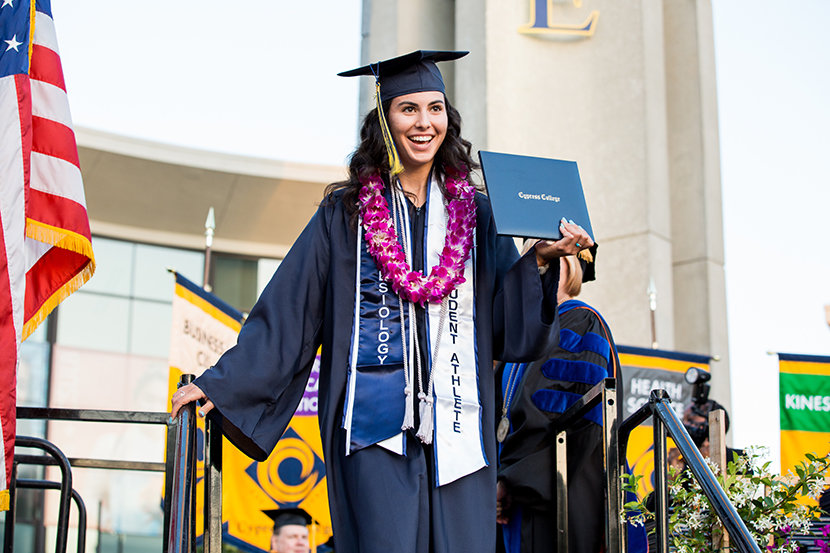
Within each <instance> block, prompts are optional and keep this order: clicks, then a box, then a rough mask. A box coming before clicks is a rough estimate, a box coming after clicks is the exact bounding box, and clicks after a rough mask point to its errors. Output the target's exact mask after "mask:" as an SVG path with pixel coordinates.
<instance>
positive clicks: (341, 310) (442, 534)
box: [195, 193, 559, 553]
mask: <svg viewBox="0 0 830 553" xmlns="http://www.w3.org/2000/svg"><path fill="white" fill-rule="evenodd" d="M341 196H342V194H341V193H335V194H334V196H333V198H332V201H328V202H326V201H324V202H323V203H322V204H321V206H320V207H319V208H318V210H317V213H316V214H315V215H314V217H313V218H312V219H311V221H310V222H309V223H308V225H307V226H306V228H305V230H304V231H303V232H302V234H301V235H300V237H299V238H298V239H297V241H296V242H295V244H294V246H293V247H292V248H291V251H290V252H289V253H288V255H287V256H286V257H285V259H284V260H283V261H282V263H281V264H280V267H279V269H278V270H277V272H276V273H275V274H274V276H273V278H272V279H271V282H270V283H269V284H268V286H267V287H266V288H265V290H264V291H263V293H262V295H261V297H260V299H259V300H258V301H257V303H256V305H255V306H254V308H253V309H252V310H251V314H250V316H249V317H248V320H247V321H246V323H245V325H244V326H243V327H242V330H241V332H240V334H239V338H238V342H237V345H236V346H234V347H233V348H232V349H230V350H229V351H228V352H226V353H225V354H224V355H223V356H222V358H221V359H220V360H219V361H218V362H217V363H216V366H214V367H212V368H211V369H209V370H207V371H206V372H205V373H204V374H203V375H202V376H201V377H199V378H198V379H196V381H195V383H196V385H197V386H198V387H199V388H200V389H201V390H202V391H204V393H205V394H206V395H207V397H208V398H209V399H210V400H211V401H213V403H214V405H215V406H216V408H215V409H214V410H212V411H211V413H210V416H211V417H212V418H214V419H215V420H218V421H221V424H222V428H223V431H224V433H225V434H226V435H227V436H228V438H229V439H230V440H231V441H232V442H233V443H234V444H235V445H236V446H237V447H239V448H240V449H241V450H242V451H243V452H244V453H246V454H247V455H249V456H250V457H252V458H253V459H255V460H258V461H263V460H265V459H266V458H267V456H268V454H269V453H270V452H271V450H272V449H273V448H274V446H275V445H276V443H277V441H278V440H279V438H280V436H281V435H282V433H283V432H284V431H285V429H286V427H287V425H288V423H289V422H290V420H291V417H292V415H293V413H294V410H295V409H296V407H297V405H298V404H299V401H300V399H301V397H302V394H303V390H304V388H305V386H306V381H307V380H308V376H309V373H310V370H311V366H312V363H313V361H314V358H315V354H316V352H317V349H318V346H320V345H321V344H322V351H321V363H320V382H319V385H320V387H319V411H318V414H319V422H320V433H321V437H322V443H323V450H324V456H325V463H326V475H327V478H328V482H327V483H328V495H329V505H330V510H331V515H332V516H331V518H332V527H333V531H334V540H335V550H336V551H338V552H339V553H344V552H346V553H348V552H357V551H361V552H366V551H413V552H416V551H417V552H419V553H420V552H426V551H436V552H444V551H446V552H448V553H449V552H451V551H460V550H475V551H492V550H493V549H494V545H495V480H496V474H495V461H496V443H495V437H494V436H493V435H492V433H491V432H488V431H487V429H489V428H493V425H494V386H493V378H492V377H491V375H492V373H491V372H490V371H492V366H493V359H494V358H498V359H505V360H515V361H529V360H531V359H536V358H538V357H540V356H541V355H542V354H543V353H544V352H545V351H547V350H548V349H549V348H550V347H551V344H552V343H555V341H556V339H557V338H558V334H559V333H558V312H557V309H556V289H557V284H558V264H552V267H551V269H552V270H550V271H548V272H547V273H546V274H545V275H544V276H543V277H542V278H540V276H539V273H538V271H537V269H536V259H535V256H534V255H533V254H532V253H531V254H529V255H526V256H524V257H523V258H521V259H518V254H517V252H516V248H515V245H514V244H513V241H512V240H511V239H509V238H505V237H499V236H497V235H496V232H495V226H494V223H493V218H492V212H491V209H490V203H489V200H488V199H487V198H486V197H485V196H483V195H481V194H477V195H476V206H477V214H476V224H477V229H476V288H475V313H476V320H475V324H476V337H477V343H476V348H477V355H478V370H479V379H478V384H479V394H480V398H481V404H482V412H481V413H482V428H483V429H484V430H485V431H484V432H483V436H482V439H483V442H484V450H485V454H486V457H487V460H488V462H489V466H487V467H485V468H483V469H481V470H479V471H477V472H476V473H473V474H471V475H468V476H466V477H464V478H461V479H460V480H457V481H455V482H453V483H451V484H448V485H445V486H441V487H440V488H435V487H434V485H433V484H432V482H433V480H432V479H431V478H430V474H421V473H422V472H424V471H425V470H426V472H430V473H431V470H432V467H431V464H432V459H431V451H430V450H431V448H422V447H421V446H420V443H419V442H417V441H416V440H415V439H414V438H411V439H408V446H407V457H406V458H404V457H401V456H397V455H394V454H392V453H389V452H387V451H386V450H383V449H382V448H380V447H368V448H365V449H363V450H360V451H358V452H356V453H354V454H352V455H349V456H346V455H345V449H346V446H345V430H343V429H342V428H341V423H342V418H343V405H344V397H345V389H346V383H347V377H348V371H349V350H350V347H351V332H352V325H353V317H354V297H355V290H354V275H355V270H356V265H355V263H356V259H355V251H356V248H357V242H356V239H357V234H356V232H355V231H354V230H353V229H352V228H351V227H350V223H349V214H348V213H347V212H346V210H345V209H344V207H343V205H342V201H341ZM425 449H427V454H426V455H425V454H424V450H425ZM418 456H420V458H418ZM413 459H414V460H413ZM407 463H410V464H411V465H412V466H409V465H407ZM392 466H393V467H394V468H392V469H388V467H392ZM425 467H426V468H425ZM384 471H386V472H388V473H389V474H390V475H391V476H389V478H384V477H383V475H384V474H386V473H385V472H384ZM396 471H397V472H396ZM413 471H414V472H413ZM401 482H403V483H401ZM382 486H386V487H382ZM392 486H395V489H389V488H390V487H392ZM378 487H381V489H377V488H378ZM413 494H414V495H415V497H414V498H411V497H408V496H410V495H413ZM381 495H386V496H389V497H380V496H381ZM419 498H420V499H419ZM412 502H415V505H414V506H410V503H412ZM387 504H388V506H387ZM398 514H399V516H398ZM390 517H391V518H390ZM413 517H415V518H417V521H413V520H412V518H413ZM454 517H455V518H454ZM413 528H414V530H413ZM465 544H468V545H471V546H472V549H468V548H467V546H466V545H465Z"/></svg>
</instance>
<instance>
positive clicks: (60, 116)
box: [30, 81, 72, 129]
mask: <svg viewBox="0 0 830 553" xmlns="http://www.w3.org/2000/svg"><path fill="white" fill-rule="evenodd" d="M30 85H31V88H32V115H34V116H36V117H42V118H43V119H49V120H50V121H54V122H56V123H61V124H63V125H66V126H67V127H69V128H70V129H71V128H72V115H71V114H70V113H69V99H68V98H67V97H66V92H65V91H64V90H63V89H61V88H58V87H56V86H54V85H52V84H50V83H47V82H44V81H32V82H31V83H30Z"/></svg>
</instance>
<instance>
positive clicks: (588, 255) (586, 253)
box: [576, 248, 594, 263]
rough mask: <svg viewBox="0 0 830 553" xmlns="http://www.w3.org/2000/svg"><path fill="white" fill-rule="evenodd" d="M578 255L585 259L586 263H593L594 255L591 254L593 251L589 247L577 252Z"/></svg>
mask: <svg viewBox="0 0 830 553" xmlns="http://www.w3.org/2000/svg"><path fill="white" fill-rule="evenodd" d="M576 256H577V257H578V258H579V259H581V260H582V261H584V262H585V263H593V262H594V256H593V255H591V252H590V251H589V250H588V249H587V248H586V249H584V250H581V251H580V252H579V253H578V254H576Z"/></svg>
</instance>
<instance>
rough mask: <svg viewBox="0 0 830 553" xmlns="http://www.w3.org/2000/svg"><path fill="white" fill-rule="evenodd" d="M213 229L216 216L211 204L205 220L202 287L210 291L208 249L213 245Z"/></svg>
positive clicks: (214, 228)
mask: <svg viewBox="0 0 830 553" xmlns="http://www.w3.org/2000/svg"><path fill="white" fill-rule="evenodd" d="M214 230H216V218H215V217H214V216H213V206H211V208H210V209H209V210H208V215H207V220H205V278H204V280H203V282H204V285H203V286H202V288H204V289H205V291H206V292H210V291H211V286H210V284H209V282H210V281H209V280H208V279H209V278H210V249H211V248H212V247H213V234H214V232H213V231H214Z"/></svg>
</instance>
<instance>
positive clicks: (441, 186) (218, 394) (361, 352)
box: [173, 51, 593, 553]
mask: <svg viewBox="0 0 830 553" xmlns="http://www.w3.org/2000/svg"><path fill="white" fill-rule="evenodd" d="M464 55H466V52H431V51H417V52H413V53H411V54H407V55H406V56H401V57H399V58H394V59H392V60H386V61H383V62H379V63H376V64H372V65H371V66H366V67H362V68H360V69H356V70H354V71H348V72H346V73H343V74H341V75H344V76H356V75H374V76H375V78H376V86H377V88H378V106H377V108H376V109H375V110H373V111H372V112H370V113H369V114H368V115H367V116H366V118H365V120H364V122H363V126H362V128H361V133H360V145H359V146H358V148H357V150H356V151H355V152H354V153H353V155H352V157H351V161H350V164H349V179H348V180H346V181H344V182H340V183H335V184H333V185H331V186H330V187H329V188H328V190H327V193H326V197H325V199H324V200H323V202H322V203H321V205H320V208H319V209H318V211H317V214H316V215H315V216H314V218H313V219H312V220H311V222H310V223H309V224H308V226H307V227H306V229H305V230H304V231H303V233H302V235H301V236H300V238H299V239H298V240H297V242H296V243H295V244H294V247H293V248H292V249H291V251H290V252H289V253H288V255H287V256H286V257H285V259H284V260H283V262H282V263H281V265H280V267H279V269H278V270H277V272H276V274H275V275H274V278H273V279H272V280H271V283H270V284H269V285H268V286H267V287H266V289H265V290H264V292H263V293H262V296H260V299H259V301H258V302H257V304H256V305H255V306H254V308H253V309H252V310H251V314H250V316H249V317H248V320H247V322H246V324H245V325H244V326H243V327H242V331H241V332H240V334H239V341H238V344H237V346H236V347H234V348H232V349H231V350H230V351H228V352H227V353H226V354H225V355H224V356H223V357H222V358H221V359H220V360H219V361H218V362H217V364H216V366H214V367H212V368H211V369H210V370H208V371H205V373H204V374H203V375H202V376H200V377H199V378H198V379H196V381H195V382H194V383H193V384H191V385H188V386H185V387H183V388H182V389H181V390H180V391H179V392H177V394H176V395H175V397H174V398H173V414H174V415H175V414H176V412H177V411H178V410H179V409H180V408H181V406H182V405H184V404H186V403H188V402H190V401H196V400H199V401H201V402H203V406H202V408H201V410H200V411H201V412H202V413H205V414H208V415H209V416H211V417H216V420H217V421H218V422H219V424H221V425H222V430H223V431H224V432H225V434H226V435H227V436H228V437H229V438H230V439H231V440H232V441H233V442H234V443H235V444H236V445H237V446H238V447H239V448H240V449H241V450H242V451H244V452H245V453H247V454H248V455H250V456H252V457H253V458H255V459H264V458H265V457H266V456H267V454H268V452H270V451H271V450H272V449H273V448H274V446H275V444H276V442H277V440H278V439H279V437H280V436H281V435H282V433H283V431H284V430H285V427H286V425H287V424H288V422H289V420H290V419H291V415H292V414H293V412H294V409H295V408H296V406H297V404H298V402H299V401H300V399H301V397H302V393H303V390H304V389H305V386H306V381H307V380H308V377H309V373H310V370H311V365H312V362H313V361H314V358H315V354H316V352H317V350H318V347H321V351H322V353H321V357H320V388H319V404H318V406H319V411H318V412H319V420H320V434H321V438H322V444H323V450H324V457H325V461H326V478H327V488H328V494H329V504H330V506H331V520H332V528H333V530H334V549H335V550H336V551H340V552H343V551H345V552H356V551H360V552H361V553H367V552H368V553H373V552H378V553H380V552H387V551H396V552H403V553H426V552H428V551H434V552H435V553H449V552H454V551H492V550H493V549H494V548H495V539H496V512H495V505H496V476H495V475H496V473H495V465H494V464H493V461H494V460H495V459H496V442H495V434H494V432H493V429H494V428H495V412H494V411H495V406H494V401H493V399H494V394H495V392H494V380H493V374H492V367H493V359H494V358H498V359H504V360H511V361H522V360H530V359H534V358H537V357H540V356H541V355H542V353H543V352H544V351H546V350H547V349H548V348H549V347H550V346H551V342H552V341H554V342H555V340H557V338H558V314H557V309H556V289H557V279H558V274H559V263H558V261H557V262H554V263H550V270H546V271H540V270H538V268H539V267H540V266H543V265H547V264H548V263H549V262H550V261H551V260H556V259H557V258H558V257H561V256H563V255H568V254H576V253H577V252H578V251H579V249H580V246H578V244H583V246H582V247H588V246H591V245H593V242H592V241H591V239H590V238H589V237H588V235H587V234H585V232H584V231H583V230H582V229H581V228H579V227H577V226H575V225H571V224H568V223H562V226H561V228H560V230H561V232H562V235H563V237H564V238H563V239H561V240H559V241H558V242H556V243H544V244H540V245H538V246H537V247H536V248H531V250H530V251H529V252H528V254H527V255H525V256H524V257H521V258H520V257H519V255H518V252H517V251H516V248H515V246H514V244H513V241H512V240H511V239H510V238H507V237H501V236H497V235H496V232H495V226H494V223H493V218H492V215H491V210H490V203H489V201H488V199H487V198H486V197H485V196H484V195H482V194H479V193H477V192H476V188H475V186H474V185H473V184H472V183H471V182H470V179H469V174H470V171H471V170H473V169H475V168H476V164H475V162H474V161H473V160H472V158H471V156H470V150H471V145H470V143H469V142H468V141H466V140H464V139H463V138H462V137H461V135H460V130H461V117H460V115H459V114H458V112H457V111H456V110H455V109H454V108H453V107H452V106H451V104H450V103H449V101H448V100H447V98H446V96H445V94H444V82H443V79H442V77H441V73H440V71H439V70H438V68H437V66H436V62H440V61H450V60H455V59H458V58H460V57H462V56H464ZM473 251H474V252H475V254H474V255H473ZM287 291H290V293H287ZM219 412H221V415H219V414H218V413H219Z"/></svg>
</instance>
